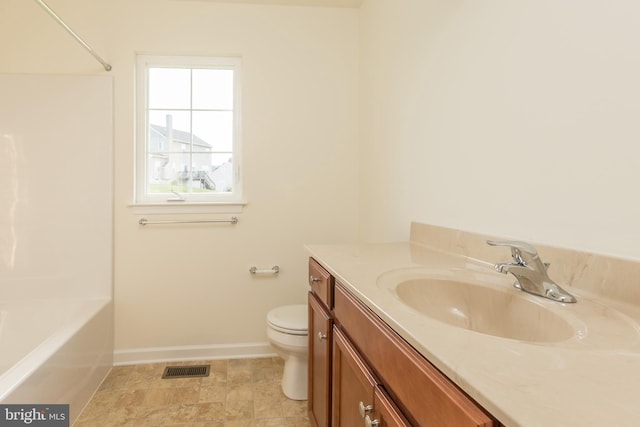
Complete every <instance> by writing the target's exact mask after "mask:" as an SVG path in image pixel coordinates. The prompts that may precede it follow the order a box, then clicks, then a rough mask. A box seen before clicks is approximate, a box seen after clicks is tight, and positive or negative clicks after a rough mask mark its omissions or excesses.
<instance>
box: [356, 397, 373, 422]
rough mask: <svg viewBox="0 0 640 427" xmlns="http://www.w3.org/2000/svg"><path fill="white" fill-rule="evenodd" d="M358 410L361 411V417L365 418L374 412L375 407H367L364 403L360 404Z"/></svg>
mask: <svg viewBox="0 0 640 427" xmlns="http://www.w3.org/2000/svg"><path fill="white" fill-rule="evenodd" d="M358 410H359V411H360V416H361V417H362V418H364V416H365V415H367V414H368V413H370V412H373V405H365V404H364V403H363V402H362V401H360V403H358Z"/></svg>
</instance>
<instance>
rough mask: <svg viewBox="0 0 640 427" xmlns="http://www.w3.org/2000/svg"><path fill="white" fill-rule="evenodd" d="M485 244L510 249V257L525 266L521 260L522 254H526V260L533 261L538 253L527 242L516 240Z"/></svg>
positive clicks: (492, 241) (488, 241)
mask: <svg viewBox="0 0 640 427" xmlns="http://www.w3.org/2000/svg"><path fill="white" fill-rule="evenodd" d="M487 244H488V245H490V246H507V247H510V248H511V256H512V257H513V259H514V260H516V262H518V263H519V264H525V260H524V259H523V257H522V254H526V256H525V258H528V259H533V258H535V257H537V256H538V251H537V250H536V248H535V247H534V246H533V245H531V244H529V243H527V242H520V241H517V240H503V241H495V240H487Z"/></svg>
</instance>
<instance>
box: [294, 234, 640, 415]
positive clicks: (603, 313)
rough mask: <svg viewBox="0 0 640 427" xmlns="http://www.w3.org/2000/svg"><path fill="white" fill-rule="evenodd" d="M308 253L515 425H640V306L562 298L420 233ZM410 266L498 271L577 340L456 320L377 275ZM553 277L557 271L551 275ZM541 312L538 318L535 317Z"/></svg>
mask: <svg viewBox="0 0 640 427" xmlns="http://www.w3.org/2000/svg"><path fill="white" fill-rule="evenodd" d="M307 250H308V252H309V254H310V255H311V256H312V257H313V258H315V259H316V260H317V261H318V262H320V263H321V264H322V265H323V266H324V267H326V268H327V269H328V270H329V272H330V273H331V274H332V275H333V276H334V277H335V278H336V279H337V280H338V281H340V282H341V283H343V284H344V285H345V286H346V287H347V288H349V290H350V291H351V292H352V293H354V294H355V295H356V296H358V297H359V298H360V299H361V300H362V302H364V303H365V304H366V305H367V306H369V307H370V308H371V309H372V310H373V311H374V312H376V313H377V314H378V315H379V316H380V317H381V318H382V319H383V320H385V321H386V322H387V323H388V324H389V325H390V326H391V327H392V328H393V329H394V330H395V331H396V332H398V333H399V334H400V335H401V336H402V337H403V338H404V339H405V340H407V341H408V342H409V343H410V344H411V345H413V346H414V347H415V348H416V349H417V350H418V351H420V352H421V353H422V354H423V355H424V356H425V357H426V358H427V359H428V360H429V361H431V363H433V364H434V365H435V366H436V367H437V368H438V369H440V370H441V371H442V372H444V373H445V374H446V375H447V376H448V377H449V378H450V379H451V380H453V381H454V382H455V383H456V384H457V385H458V386H459V387H461V388H462V389H463V390H464V391H465V392H466V393H467V394H469V395H470V396H471V397H472V398H473V399H475V400H476V401H477V402H478V403H479V404H481V405H482V406H483V407H485V408H486V409H487V410H488V411H489V412H490V413H491V414H493V415H494V416H495V417H496V418H498V419H499V420H500V421H501V422H502V423H503V424H505V425H506V426H508V427H511V426H527V427H529V426H545V427H549V426H562V427H571V426H580V427H585V426H599V425H610V426H616V427H624V426H634V427H636V426H639V425H640V333H639V331H640V326H639V324H640V310H639V309H638V307H636V306H633V305H626V304H624V303H621V302H616V301H614V300H606V299H604V298H603V297H601V296H596V295H595V294H592V293H589V292H588V291H586V290H582V289H579V288H573V287H570V288H566V289H567V290H568V291H570V292H571V293H573V294H574V295H575V296H576V297H577V298H578V303H577V304H560V303H557V302H554V301H550V300H547V299H545V298H541V297H537V296H533V295H528V294H525V293H523V292H521V291H519V290H517V289H514V288H513V287H512V283H513V276H510V277H507V276H505V275H502V274H499V273H497V272H495V270H494V269H493V268H492V265H491V264H489V263H485V262H482V261H478V260H475V259H472V258H467V257H464V256H459V255H453V254H451V253H445V252H442V251H439V250H436V249H433V248H429V247H427V246H424V245H422V244H418V243H413V242H400V243H385V244H344V245H308V246H307ZM407 269H422V270H425V271H426V270H441V271H442V270H446V271H447V272H450V273H452V274H455V275H459V277H461V278H464V277H465V275H468V274H474V272H479V273H481V274H483V275H484V274H486V275H495V286H498V287H502V286H504V289H506V290H507V291H508V292H514V293H518V294H519V295H521V296H522V297H523V298H528V299H531V300H532V301H534V302H535V303H536V304H542V305H543V306H545V307H547V308H549V309H550V310H553V311H554V312H556V313H557V314H558V315H559V316H561V317H563V318H564V319H566V320H567V321H568V322H569V323H570V324H571V325H572V326H574V327H575V330H576V333H575V334H574V335H573V336H572V337H571V338H569V339H567V340H564V341H560V342H553V343H532V342H524V341H517V340H513V339H505V338H500V337H495V336H492V335H485V334H481V333H476V332H472V331H469V330H466V329H462V328H458V327H454V326H450V325H448V324H446V323H442V322H439V321H437V320H434V319H431V318H429V317H427V316H425V315H422V314H420V313H418V312H416V311H414V310H413V309H411V308H410V307H408V306H407V305H405V304H403V303H402V302H401V301H399V300H398V299H397V298H396V297H395V296H394V295H393V292H392V291H390V290H389V289H388V288H387V287H385V286H381V285H380V283H381V281H379V280H378V279H379V278H381V276H382V277H389V275H393V274H394V272H402V271H407ZM552 278H553V275H552ZM532 321H535V320H532Z"/></svg>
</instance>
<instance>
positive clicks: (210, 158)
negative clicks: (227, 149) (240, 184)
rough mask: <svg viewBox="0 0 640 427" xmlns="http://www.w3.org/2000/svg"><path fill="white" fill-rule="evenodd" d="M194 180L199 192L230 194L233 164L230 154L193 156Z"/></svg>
mask: <svg viewBox="0 0 640 427" xmlns="http://www.w3.org/2000/svg"><path fill="white" fill-rule="evenodd" d="M193 165H194V167H193V169H194V178H195V179H197V180H198V184H199V186H200V191H215V192H216V193H221V192H222V193H224V192H230V191H232V189H233V163H232V162H231V153H224V154H219V153H208V154H204V153H201V154H194V155H193Z"/></svg>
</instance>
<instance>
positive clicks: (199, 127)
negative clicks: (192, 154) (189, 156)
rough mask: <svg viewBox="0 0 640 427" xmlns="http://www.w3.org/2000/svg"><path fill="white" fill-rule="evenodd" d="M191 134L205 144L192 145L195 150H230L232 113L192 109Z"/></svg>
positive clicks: (231, 144)
mask: <svg viewBox="0 0 640 427" xmlns="http://www.w3.org/2000/svg"><path fill="white" fill-rule="evenodd" d="M193 135H194V140H195V136H198V138H199V139H201V140H202V142H206V144H207V145H206V146H194V148H193V149H194V150H195V151H232V148H233V113H232V112H230V111H194V112H193Z"/></svg>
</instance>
